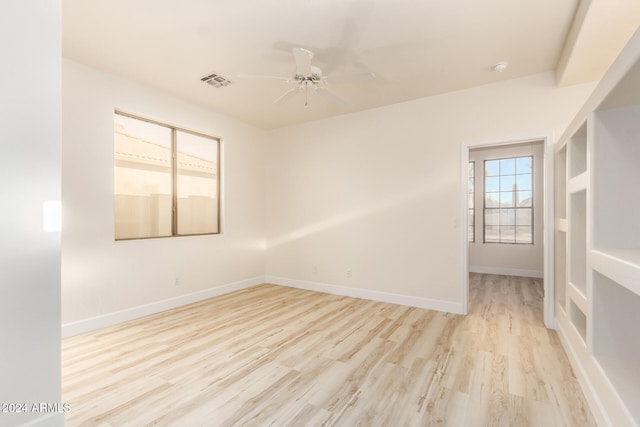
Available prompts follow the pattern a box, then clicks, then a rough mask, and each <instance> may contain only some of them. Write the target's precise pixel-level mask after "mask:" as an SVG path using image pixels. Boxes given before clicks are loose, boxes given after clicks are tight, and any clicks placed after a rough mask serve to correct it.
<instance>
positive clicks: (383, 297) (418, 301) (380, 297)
mask: <svg viewBox="0 0 640 427" xmlns="http://www.w3.org/2000/svg"><path fill="white" fill-rule="evenodd" d="M265 280H266V282H267V283H272V284H274V285H280V286H287V287H290V288H298V289H306V290H309V291H315V292H323V293H327V294H333V295H342V296H347V297H354V298H362V299H368V300H372V301H380V302H388V303H391V304H399V305H406V306H409V307H417V308H424V309H427V310H437V311H444V312H447V313H455V314H462V313H463V310H462V303H460V302H452V301H442V300H434V299H430V298H422V297H414V296H409V295H400V294H393V293H389V292H380V291H372V290H369V289H360V288H351V287H348V286H340V285H331V284H327V283H318V282H310V281H306V280H296V279H288V278H285V277H277V276H269V275H267V276H266V277H265Z"/></svg>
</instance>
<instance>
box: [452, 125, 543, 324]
mask: <svg viewBox="0 0 640 427" xmlns="http://www.w3.org/2000/svg"><path fill="white" fill-rule="evenodd" d="M533 141H543V143H544V150H543V152H544V155H543V171H544V176H543V189H544V197H543V203H544V206H543V218H542V227H543V232H542V235H543V241H542V245H543V270H544V273H543V292H544V304H543V312H544V324H545V326H546V327H547V328H549V329H555V328H556V325H555V304H554V299H555V297H554V275H553V271H554V264H553V261H554V253H553V230H554V227H555V226H554V214H553V212H554V207H553V199H554V198H553V190H554V188H553V160H554V156H553V142H552V141H553V139H552V137H551V134H548V133H541V134H538V135H536V136H532V137H531V136H529V137H523V138H508V139H498V140H470V141H463V142H462V150H461V156H460V157H461V162H460V166H461V167H460V170H461V184H462V185H461V189H462V192H461V194H462V211H461V218H462V221H461V224H463V227H461V233H460V235H461V239H462V241H461V248H462V266H463V268H462V309H463V313H464V314H467V313H468V312H469V241H468V237H467V230H468V227H469V224H468V209H469V206H468V200H467V191H468V187H467V185H468V180H469V167H468V164H469V150H471V149H473V148H485V147H496V148H499V147H500V146H501V145H512V144H524V143H529V142H533Z"/></svg>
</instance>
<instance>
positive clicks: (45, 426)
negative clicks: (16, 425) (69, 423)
mask: <svg viewBox="0 0 640 427" xmlns="http://www.w3.org/2000/svg"><path fill="white" fill-rule="evenodd" d="M54 426H56V427H57V426H59V427H64V414H63V413H51V414H46V415H44V416H42V417H39V418H36V419H35V420H31V421H28V422H26V423H24V424H20V427H54Z"/></svg>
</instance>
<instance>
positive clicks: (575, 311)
mask: <svg viewBox="0 0 640 427" xmlns="http://www.w3.org/2000/svg"><path fill="white" fill-rule="evenodd" d="M569 320H570V321H571V324H572V325H573V327H574V328H575V329H576V331H577V332H578V335H580V338H582V343H583V344H585V346H586V342H587V316H586V315H585V314H584V312H583V311H582V310H581V309H580V307H578V305H577V304H576V303H575V302H574V301H573V300H569Z"/></svg>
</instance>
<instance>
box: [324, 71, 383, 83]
mask: <svg viewBox="0 0 640 427" xmlns="http://www.w3.org/2000/svg"><path fill="white" fill-rule="evenodd" d="M375 79H376V75H375V74H373V73H371V72H369V73H358V74H337V75H333V76H326V77H324V78H323V80H324V81H325V82H327V83H330V84H342V83H366V82H371V81H374V80H375Z"/></svg>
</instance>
